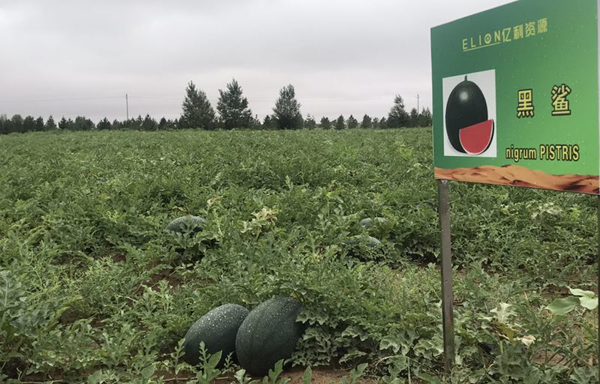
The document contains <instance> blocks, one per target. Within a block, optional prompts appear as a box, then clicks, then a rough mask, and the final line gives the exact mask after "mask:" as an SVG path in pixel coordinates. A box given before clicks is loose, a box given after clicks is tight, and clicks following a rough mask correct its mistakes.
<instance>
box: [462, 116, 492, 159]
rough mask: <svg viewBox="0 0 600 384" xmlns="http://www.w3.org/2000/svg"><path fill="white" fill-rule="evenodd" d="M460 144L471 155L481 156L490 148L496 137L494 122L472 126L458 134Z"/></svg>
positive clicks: (489, 121)
mask: <svg viewBox="0 0 600 384" xmlns="http://www.w3.org/2000/svg"><path fill="white" fill-rule="evenodd" d="M458 135H459V137H460V144H461V145H462V146H463V148H464V149H465V151H466V152H467V153H468V154H469V155H480V154H482V153H483V152H485V150H486V149H488V147H489V146H490V144H491V142H492V138H493V137H494V120H488V121H484V122H483V123H479V124H475V125H471V126H469V127H466V128H463V129H461V130H460V131H459V133H458Z"/></svg>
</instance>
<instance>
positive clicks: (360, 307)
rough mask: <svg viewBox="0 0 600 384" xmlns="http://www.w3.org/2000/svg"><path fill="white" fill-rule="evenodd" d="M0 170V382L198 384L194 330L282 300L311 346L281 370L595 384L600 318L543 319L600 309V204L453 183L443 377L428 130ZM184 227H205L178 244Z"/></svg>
mask: <svg viewBox="0 0 600 384" xmlns="http://www.w3.org/2000/svg"><path fill="white" fill-rule="evenodd" d="M0 170H1V172H0V186H1V187H0V298H2V300H0V316H1V317H0V379H4V380H7V381H8V380H14V381H18V380H21V381H51V380H62V381H65V382H85V381H87V380H88V378H89V380H90V382H97V383H100V382H138V381H139V382H148V380H149V378H150V377H151V378H152V380H153V382H161V381H163V382H165V381H168V380H171V379H172V378H173V377H181V378H190V380H191V378H192V377H196V375H197V374H198V369H197V368H193V367H189V366H186V365H185V364H183V363H181V361H180V358H179V357H180V356H179V355H178V342H179V340H180V339H181V338H182V337H183V335H184V334H185V332H186V330H187V328H188V327H189V326H190V325H191V324H192V323H193V322H194V321H195V320H196V319H197V318H199V317H200V316H202V315H203V314H205V313H206V312H208V311H209V310H210V309H212V308H214V307H216V306H219V305H221V304H224V303H237V304H241V305H244V306H246V307H248V308H250V309H251V308H253V307H255V306H256V305H258V304H259V303H260V302H262V301H264V300H266V299H268V298H270V297H272V296H273V295H288V296H292V297H294V298H297V299H299V300H301V301H302V302H303V303H304V305H305V307H306V308H307V309H306V311H305V312H304V313H303V314H302V316H301V318H300V320H301V321H303V322H305V323H307V324H308V325H309V328H308V330H307V332H306V333H305V336H304V338H303V340H302V341H301V342H300V343H299V345H298V348H297V352H296V354H295V355H294V357H293V358H292V360H291V361H290V365H299V366H308V365H311V366H313V367H316V366H319V365H324V366H332V365H334V366H338V367H341V368H352V367H356V366H357V365H359V364H360V363H368V367H367V370H366V372H365V374H367V375H370V376H371V377H372V378H373V379H376V380H380V381H382V382H386V383H392V382H400V383H401V382H405V381H406V382H409V380H415V379H416V378H419V380H421V381H422V382H431V383H435V382H441V381H442V380H447V381H448V382H455V383H463V382H465V383H466V382H479V383H492V382H494V383H495V382H501V383H509V382H531V383H535V382H540V383H542V382H543V383H551V382H557V383H586V382H595V380H597V372H596V368H594V365H595V364H597V362H596V361H595V356H596V355H595V348H596V347H597V337H596V333H595V332H596V329H597V328H596V325H595V311H594V312H593V311H589V310H585V309H583V308H578V309H576V310H575V311H573V312H571V313H569V314H568V315H565V316H555V315H552V314H551V313H550V312H549V311H547V310H545V309H544V308H545V307H546V306H547V305H548V304H549V303H550V302H552V300H554V299H556V298H562V297H565V296H567V295H568V289H567V287H576V288H581V289H588V290H594V289H595V284H594V282H595V268H596V267H595V260H596V255H597V232H598V227H597V213H596V212H597V211H596V210H597V202H596V199H595V198H593V197H590V196H583V195H576V194H568V193H556V192H548V191H540V190H527V189H518V188H507V187H497V186H486V185H473V184H458V183H453V184H452V185H451V197H452V230H453V256H454V261H455V265H456V273H455V279H456V281H455V289H456V292H455V295H456V299H455V300H456V302H455V305H456V310H455V317H456V331H457V342H458V364H457V366H456V369H455V370H454V371H453V374H452V375H451V376H449V377H445V378H443V363H442V358H441V355H442V350H443V347H442V335H441V328H440V327H441V314H440V307H439V303H440V285H439V270H438V268H437V264H438V257H439V230H438V218H437V211H436V201H437V196H436V184H435V181H434V179H433V168H432V149H431V130H430V129H408V130H389V131H361V130H351V131H343V132H333V131H298V132H259V131H257V132H249V131H238V132H202V131H198V132H196V131H179V132H155V133H141V132H94V133H64V134H63V133H61V134H48V133H32V134H25V135H8V136H3V137H2V138H0ZM186 214H197V215H201V216H203V217H205V218H206V219H207V220H208V224H207V225H206V227H205V228H203V230H202V231H201V232H200V233H198V234H197V235H196V236H195V237H194V238H192V239H189V238H187V237H185V236H177V235H175V234H173V233H169V232H167V231H165V227H166V225H167V224H168V223H169V222H170V221H171V220H172V219H175V218H177V217H179V216H182V215H186ZM367 217H385V218H386V219H387V221H386V222H383V223H378V224H377V225H375V226H374V227H373V228H370V229H365V228H363V227H361V226H360V224H359V222H360V220H362V219H364V218H367ZM357 236H358V237H357ZM366 236H373V237H375V238H377V239H379V240H380V241H381V243H382V244H381V246H377V247H375V248H371V247H369V246H368V245H367V242H366V240H365V239H366ZM352 238H358V239H362V240H359V241H358V242H357V243H355V244H354V245H352V246H349V245H348V240H349V239H352ZM178 250H183V251H179V252H178ZM506 304H509V306H506ZM528 336H533V337H534V338H535V342H534V343H533V344H531V345H529V346H526V345H525V344H524V343H523V342H522V340H521V339H522V338H524V337H528ZM526 340H527V339H526ZM394 379H396V380H397V381H394ZM473 380H474V381H473ZM413 382H414V381H413Z"/></svg>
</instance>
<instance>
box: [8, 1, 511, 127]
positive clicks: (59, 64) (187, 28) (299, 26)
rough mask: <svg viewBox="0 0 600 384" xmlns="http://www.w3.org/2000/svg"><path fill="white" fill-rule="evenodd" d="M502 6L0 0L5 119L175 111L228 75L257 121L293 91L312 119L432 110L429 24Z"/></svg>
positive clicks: (493, 3)
mask: <svg viewBox="0 0 600 384" xmlns="http://www.w3.org/2000/svg"><path fill="white" fill-rule="evenodd" d="M507 2H508V1H505V0H485V1H484V0H480V1H474V0H455V1H452V2H448V1H439V0H422V1H420V2H414V1H410V2H409V1H398V0H361V1H358V0H214V1H213V0H210V1H183V0H179V1H148V0H144V1H142V0H130V1H116V0H105V1H87V0H84V1H82V0H78V1H75V0H67V1H59V0H37V1H36V0H19V1H10V0H9V1H6V0H4V1H2V0H0V36H3V38H2V39H0V52H2V57H3V59H2V60H0V71H1V73H2V74H3V76H1V77H0V113H8V114H13V113H21V114H32V115H43V116H48V115H49V114H53V115H54V116H62V115H65V116H75V115H86V116H89V117H91V118H93V119H94V120H98V119H99V118H102V117H104V116H107V117H109V118H110V119H114V118H119V119H121V118H123V117H124V112H125V110H124V94H125V93H129V94H130V95H131V103H130V104H131V111H132V114H135V115H137V114H142V115H143V114H146V113H150V114H151V115H153V116H155V117H160V116H162V115H165V116H167V117H177V116H178V115H179V113H180V107H181V102H182V100H183V94H184V89H185V86H186V84H187V82H188V81H190V80H193V81H194V82H195V83H197V84H198V86H199V87H200V88H201V89H203V90H204V91H205V92H207V94H208V95H209V98H210V99H211V100H213V101H216V98H217V96H218V89H219V88H223V87H224V86H225V84H226V83H227V82H229V81H230V80H231V79H232V78H233V77H235V78H236V79H237V80H238V81H239V82H240V84H241V85H242V87H243V88H244V91H245V93H246V96H247V97H248V98H249V100H250V102H251V108H252V109H253V111H254V112H255V113H257V114H259V115H261V116H264V115H265V114H267V113H270V111H271V108H272V106H273V103H274V101H275V99H276V97H277V94H278V90H279V89H280V88H281V87H282V86H283V85H286V84H288V83H291V84H294V86H295V87H296V90H297V95H298V98H299V100H300V102H301V103H302V105H303V108H302V110H303V113H304V114H305V115H306V114H309V113H310V114H312V115H314V116H317V117H320V116H323V115H326V116H330V117H335V116H337V115H339V114H344V115H345V116H348V115H350V114H354V116H362V115H363V114H364V113H368V114H370V115H372V116H383V115H385V114H386V113H387V112H388V110H389V108H390V106H391V103H392V99H393V96H394V94H397V93H398V94H401V95H403V96H404V98H405V100H406V104H407V107H409V108H412V107H415V106H416V95H417V93H418V94H420V95H421V105H422V106H427V107H430V106H431V79H430V78H431V70H430V66H431V64H430V48H429V30H430V28H431V27H432V26H435V25H438V24H441V23H444V22H447V21H451V20H453V19H456V18H458V17H461V16H465V15H468V14H472V13H474V12H478V11H482V10H484V9H487V8H491V7H494V6H498V5H501V4H504V3H507ZM117 97H120V98H121V99H116V98H117ZM36 100H37V101H36ZM40 100H43V101H40Z"/></svg>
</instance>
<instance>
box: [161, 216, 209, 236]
mask: <svg viewBox="0 0 600 384" xmlns="http://www.w3.org/2000/svg"><path fill="white" fill-rule="evenodd" d="M204 225H206V219H205V218H203V217H200V216H191V215H188V216H182V217H178V218H177V219H175V220H173V221H171V222H170V223H169V225H167V230H169V231H172V232H178V233H187V232H193V233H196V232H199V231H201V230H202V227H203V226H204Z"/></svg>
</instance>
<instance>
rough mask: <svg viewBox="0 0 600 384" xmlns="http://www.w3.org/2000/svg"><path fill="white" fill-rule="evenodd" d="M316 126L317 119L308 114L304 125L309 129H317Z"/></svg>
mask: <svg viewBox="0 0 600 384" xmlns="http://www.w3.org/2000/svg"><path fill="white" fill-rule="evenodd" d="M316 126H317V122H316V121H315V118H314V117H312V116H311V115H308V116H306V120H304V127H305V128H308V129H315V127H316Z"/></svg>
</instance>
